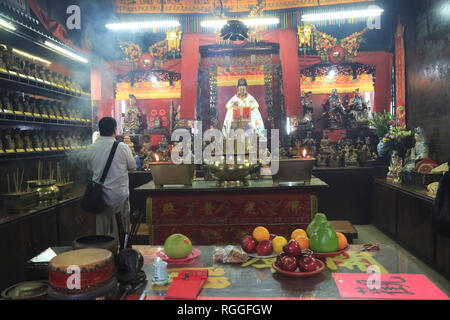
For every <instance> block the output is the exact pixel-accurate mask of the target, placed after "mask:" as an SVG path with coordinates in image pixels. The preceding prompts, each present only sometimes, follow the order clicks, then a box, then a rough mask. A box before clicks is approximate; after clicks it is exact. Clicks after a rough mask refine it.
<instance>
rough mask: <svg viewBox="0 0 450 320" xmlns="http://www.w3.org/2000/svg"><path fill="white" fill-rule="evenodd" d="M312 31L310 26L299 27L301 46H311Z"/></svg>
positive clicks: (299, 43) (299, 42)
mask: <svg viewBox="0 0 450 320" xmlns="http://www.w3.org/2000/svg"><path fill="white" fill-rule="evenodd" d="M311 33H312V29H311V27H310V26H303V27H298V33H297V34H298V45H299V47H302V46H305V45H306V46H308V47H311Z"/></svg>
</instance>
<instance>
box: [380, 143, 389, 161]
mask: <svg viewBox="0 0 450 320" xmlns="http://www.w3.org/2000/svg"><path fill="white" fill-rule="evenodd" d="M388 151H389V150H388V145H387V144H386V143H384V142H383V138H380V142H379V143H378V145H377V153H378V156H379V157H380V158H384V157H386V156H387V154H388Z"/></svg>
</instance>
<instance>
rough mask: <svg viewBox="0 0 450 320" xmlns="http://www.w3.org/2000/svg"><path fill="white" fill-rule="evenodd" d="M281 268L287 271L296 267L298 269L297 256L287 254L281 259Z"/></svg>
mask: <svg viewBox="0 0 450 320" xmlns="http://www.w3.org/2000/svg"><path fill="white" fill-rule="evenodd" d="M280 268H281V269H283V270H286V271H291V272H293V271H295V269H297V258H296V257H293V256H290V255H285V256H284V257H283V258H282V259H281V262H280Z"/></svg>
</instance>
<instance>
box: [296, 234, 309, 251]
mask: <svg viewBox="0 0 450 320" xmlns="http://www.w3.org/2000/svg"><path fill="white" fill-rule="evenodd" d="M295 241H297V242H298V245H299V246H300V248H301V249H302V250H306V249H309V239H308V238H307V237H303V236H301V235H300V236H298V237H296V238H295Z"/></svg>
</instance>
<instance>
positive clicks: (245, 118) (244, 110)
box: [242, 107, 250, 120]
mask: <svg viewBox="0 0 450 320" xmlns="http://www.w3.org/2000/svg"><path fill="white" fill-rule="evenodd" d="M242 111H243V113H244V115H243V117H244V120H248V119H250V108H249V107H244V109H243V110H242Z"/></svg>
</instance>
